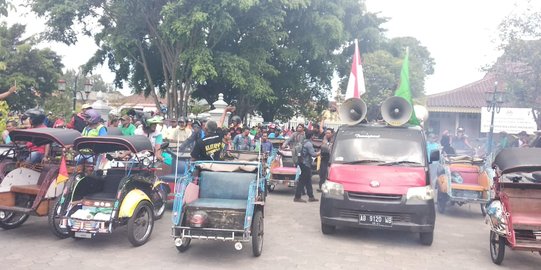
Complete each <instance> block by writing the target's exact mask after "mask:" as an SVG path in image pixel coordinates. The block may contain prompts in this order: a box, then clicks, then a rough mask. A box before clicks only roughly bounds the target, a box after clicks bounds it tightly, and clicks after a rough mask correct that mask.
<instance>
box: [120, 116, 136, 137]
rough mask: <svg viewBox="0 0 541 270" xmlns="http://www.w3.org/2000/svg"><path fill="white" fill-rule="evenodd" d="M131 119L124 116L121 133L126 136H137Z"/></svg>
mask: <svg viewBox="0 0 541 270" xmlns="http://www.w3.org/2000/svg"><path fill="white" fill-rule="evenodd" d="M131 121H132V120H131V117H130V116H128V115H124V116H122V117H121V118H120V132H122V135H124V136H133V135H135V125H134V124H132V123H131Z"/></svg>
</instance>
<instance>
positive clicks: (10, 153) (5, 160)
mask: <svg viewBox="0 0 541 270" xmlns="http://www.w3.org/2000/svg"><path fill="white" fill-rule="evenodd" d="M15 149H16V148H13V145H10V144H3V145H0V183H2V180H4V177H5V176H6V175H7V174H8V173H9V172H10V171H12V170H13V169H15V168H16V166H17V162H15Z"/></svg>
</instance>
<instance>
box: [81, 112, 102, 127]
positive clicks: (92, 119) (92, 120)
mask: <svg viewBox="0 0 541 270" xmlns="http://www.w3.org/2000/svg"><path fill="white" fill-rule="evenodd" d="M84 116H85V120H86V121H87V122H88V123H89V124H91V125H93V124H97V123H100V122H101V115H100V114H99V113H98V112H97V111H96V110H94V109H88V110H86V111H85V113H84Z"/></svg>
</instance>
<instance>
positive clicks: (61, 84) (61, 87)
mask: <svg viewBox="0 0 541 270" xmlns="http://www.w3.org/2000/svg"><path fill="white" fill-rule="evenodd" d="M78 79H79V74H77V75H76V76H75V82H74V83H73V88H72V89H71V91H72V92H73V111H75V105H76V103H77V93H79V94H80V95H81V100H82V101H86V100H88V95H90V91H91V90H92V83H91V82H90V81H86V82H85V86H84V93H85V95H83V92H81V91H79V90H77V81H78ZM57 83H58V90H60V91H61V92H64V91H66V81H65V80H58V82H57Z"/></svg>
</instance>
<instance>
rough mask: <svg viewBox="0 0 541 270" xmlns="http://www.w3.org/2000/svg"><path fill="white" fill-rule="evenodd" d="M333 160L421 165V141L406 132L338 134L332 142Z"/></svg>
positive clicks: (340, 161) (422, 156) (335, 161)
mask: <svg viewBox="0 0 541 270" xmlns="http://www.w3.org/2000/svg"><path fill="white" fill-rule="evenodd" d="M333 148H334V150H333V155H332V162H333V163H343V164H360V163H366V164H374V165H404V166H425V158H424V153H425V150H424V149H423V145H422V141H420V140H418V139H415V138H412V137H409V136H403V137H399V136H392V137H388V138H383V137H382V136H380V135H360V134H354V136H342V138H340V139H338V138H337V140H336V141H335V143H334V147H333Z"/></svg>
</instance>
